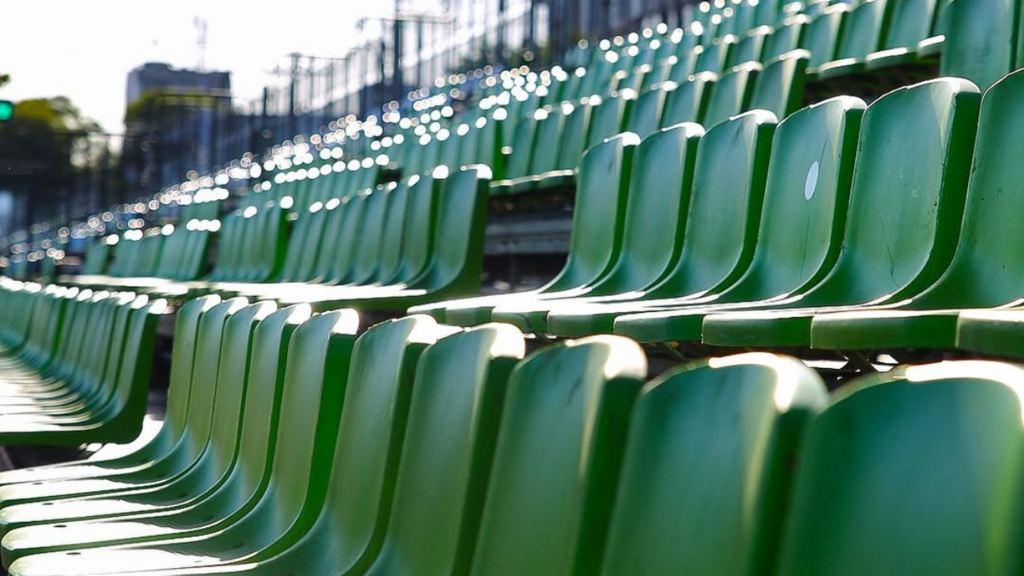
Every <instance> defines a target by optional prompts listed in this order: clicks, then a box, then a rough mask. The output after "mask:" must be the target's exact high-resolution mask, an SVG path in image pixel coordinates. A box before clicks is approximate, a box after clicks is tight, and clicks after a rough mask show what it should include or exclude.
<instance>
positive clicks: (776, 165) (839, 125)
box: [722, 96, 866, 302]
mask: <svg viewBox="0 0 1024 576" xmlns="http://www.w3.org/2000/svg"><path fill="white" fill-rule="evenodd" d="M865 108H866V105H865V104H864V102H863V101H862V100H860V99H859V98H852V97H847V96H840V97H837V98H832V99H830V100H826V101H824V102H822V103H820V104H816V105H814V106H810V107H808V108H805V109H803V110H801V111H799V112H797V113H796V114H793V115H792V116H790V117H789V118H788V119H786V120H785V121H784V122H782V123H781V124H779V127H778V129H777V130H776V132H775V139H774V142H773V144H772V157H771V161H770V163H769V165H768V180H767V184H766V187H765V196H764V207H763V210H762V216H761V223H760V228H759V230H758V238H757V246H756V247H755V249H754V256H753V258H752V260H751V263H750V268H748V269H747V271H746V272H745V273H744V275H743V277H742V278H740V279H739V280H737V282H736V284H735V285H734V286H733V287H732V288H730V289H729V290H728V291H726V292H725V293H724V294H723V295H722V300H724V301H734V302H744V301H759V300H764V299H767V298H773V297H777V296H782V295H786V294H790V293H794V292H801V291H804V290H807V289H809V288H811V287H813V286H815V285H816V284H817V283H818V282H820V281H821V279H822V278H824V277H825V275H826V274H828V273H829V272H830V271H831V270H832V266H833V265H834V264H835V261H836V258H837V257H838V255H839V250H840V247H841V245H842V238H843V229H844V225H845V222H846V214H847V206H848V204H849V197H850V186H851V180H852V179H853V169H854V161H855V158H856V155H857V140H858V135H859V133H860V125H861V117H862V116H863V114H864V109H865Z"/></svg>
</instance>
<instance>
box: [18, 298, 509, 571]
mask: <svg viewBox="0 0 1024 576" xmlns="http://www.w3.org/2000/svg"><path fill="white" fill-rule="evenodd" d="M346 324H348V322H346V320H345V319H344V318H343V315H342V313H341V312H329V313H326V314H322V315H319V316H314V317H313V318H312V319H310V320H309V321H307V322H306V323H304V324H303V325H302V326H300V327H299V328H298V329H297V330H296V331H295V333H294V335H293V336H292V341H291V344H290V348H289V357H288V361H287V364H286V367H285V375H284V385H283V390H284V396H283V398H282V400H281V407H280V422H279V426H278V437H277V448H276V449H275V450H274V452H273V458H274V462H273V464H272V471H271V473H270V478H269V480H268V481H266V483H265V486H266V487H265V489H264V491H263V493H262V494H261V495H260V498H259V501H258V502H257V503H255V504H253V505H252V506H251V508H250V509H249V510H248V511H247V512H246V513H245V514H244V515H240V517H239V518H236V519H233V520H234V521H233V522H227V523H226V524H227V525H226V526H224V527H223V528H222V529H220V530H218V531H216V532H207V533H205V534H202V535H200V536H197V537H195V538H191V539H188V540H179V541H175V540H171V541H168V542H166V543H159V542H157V543H152V544H138V545H134V546H131V547H127V548H94V549H87V550H75V551H74V552H72V553H71V554H72V555H73V556H74V558H75V561H74V566H69V565H68V562H67V558H68V557H69V556H68V554H69V553H68V552H52V553H48V554H37V555H34V556H29V557H26V558H23V559H20V560H17V561H15V562H14V563H13V564H12V565H11V566H10V572H12V573H15V574H34V573H49V572H51V571H54V570H56V571H57V573H72V574H74V573H83V572H84V573H88V572H89V571H92V572H96V571H98V570H100V571H101V570H104V569H105V568H109V566H111V565H116V566H119V567H121V569H122V570H124V571H126V572H127V571H130V570H138V571H149V570H155V569H163V570H173V569H186V568H193V569H194V568H197V567H213V566H219V565H224V564H227V563H230V562H233V561H249V562H253V561H260V560H265V559H267V558H269V557H271V556H273V555H275V554H276V553H277V552H279V551H283V550H286V549H288V548H289V547H291V546H293V545H296V543H299V542H308V541H309V540H315V539H316V538H317V534H320V533H321V531H323V530H332V529H338V530H346V529H352V528H355V527H356V526H363V528H362V529H363V530H365V532H363V534H362V537H363V538H367V537H377V538H379V534H376V533H375V528H374V527H372V526H369V527H367V526H366V525H365V524H363V523H364V522H366V521H367V520H368V519H369V520H374V519H376V518H377V516H378V514H379V512H378V510H379V505H380V502H381V499H382V498H384V497H385V496H384V495H383V494H382V492H383V491H384V490H390V489H391V488H390V487H391V486H393V485H394V475H395V469H396V467H397V464H398V455H399V453H400V450H401V442H402V438H403V434H404V430H405V429H406V419H407V416H408V412H409V404H410V396H411V394H412V391H413V377H414V374H415V373H416V372H417V364H418V362H419V360H420V357H421V355H422V353H423V350H424V348H425V347H426V346H428V345H430V344H433V343H434V342H436V341H437V340H438V339H439V338H441V337H443V336H445V335H447V334H450V333H451V331H452V330H451V329H449V328H446V327H442V326H438V325H437V324H436V323H434V322H433V321H432V320H431V319H429V318H423V317H411V318H405V319H401V320H395V321H390V322H386V323H383V324H379V325H377V326H375V327H373V328H371V329H370V330H369V331H367V332H366V333H365V334H364V335H363V336H361V337H360V338H359V340H358V341H357V342H356V343H355V345H354V347H353V342H352V336H351V333H350V332H349V330H350V329H351V326H346ZM513 353H514V351H513ZM449 370H450V369H449ZM344 374H347V375H348V376H347V378H346V377H345V376H342V375H344ZM328 376H330V377H332V380H331V381H330V383H329V384H328V381H327V380H326V378H327V377H328ZM332 454H333V456H332ZM332 463H333V464H332ZM385 479H386V480H385ZM368 490H370V491H372V493H371V492H368ZM388 496H389V495H388ZM352 506H357V507H365V508H362V509H361V510H360V511H358V512H354V514H355V516H354V517H348V518H343V519H342V520H343V521H349V522H351V524H349V523H348V522H345V523H343V524H342V525H341V526H338V525H337V521H338V518H337V514H338V511H339V510H344V511H346V512H348V511H350V510H353V508H352ZM43 528H45V527H43ZM52 528H53V529H56V530H59V529H58V528H57V525H53V527H52ZM26 532H27V529H26ZM181 532H188V531H187V530H184V531H181ZM91 533H92V534H95V530H93V531H92V532H91ZM81 534H90V532H86V531H83V532H81ZM349 535H350V536H352V537H353V538H356V537H359V536H358V535H357V534H355V533H351V532H350V533H349ZM352 545H353V548H354V549H357V550H358V549H359V548H360V547H361V545H360V544H359V543H354V542H353V543H352ZM363 545H365V544H363ZM314 549H316V550H320V547H319V546H316V547H315V548H314ZM321 553H322V551H321ZM304 559H305V560H306V561H307V562H308V561H309V560H310V558H309V556H308V554H307V555H306V556H305V557H304Z"/></svg>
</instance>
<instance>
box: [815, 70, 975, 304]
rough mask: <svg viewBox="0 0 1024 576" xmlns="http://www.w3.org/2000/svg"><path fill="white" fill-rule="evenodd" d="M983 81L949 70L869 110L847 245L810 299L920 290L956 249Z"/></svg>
mask: <svg viewBox="0 0 1024 576" xmlns="http://www.w3.org/2000/svg"><path fill="white" fill-rule="evenodd" d="M980 99H981V98H980V95H979V94H978V89H977V87H975V86H974V85H973V84H971V83H970V82H968V81H966V80H961V79H958V78H944V79H939V80H932V81H929V82H924V83H921V84H917V85H914V86H910V87H907V88H901V89H899V90H896V91H895V92H891V93H889V94H887V95H886V96H884V97H882V98H881V99H879V100H876V101H875V102H874V103H873V104H872V105H871V106H870V107H869V108H868V110H867V112H866V113H865V114H864V120H863V122H862V124H861V135H860V143H859V144H858V156H857V165H856V167H855V169H854V177H853V188H852V190H851V196H850V208H849V216H848V219H847V225H846V234H845V237H844V240H843V249H842V251H841V253H840V255H839V259H838V261H837V262H836V266H835V269H834V270H833V271H832V273H831V274H829V276H828V277H827V278H825V279H824V280H823V281H822V283H821V284H820V285H819V286H817V287H816V288H814V289H813V290H812V291H811V293H809V294H808V296H807V297H806V298H805V299H804V302H805V303H807V304H808V305H819V304H820V305H832V304H862V303H868V302H872V301H876V300H880V299H886V300H901V299H903V298H907V297H910V296H916V295H917V294H919V293H920V292H921V291H922V290H923V289H924V288H926V287H928V286H930V285H931V284H932V283H934V282H935V280H937V279H938V278H939V276H940V275H941V274H942V273H943V271H944V270H945V269H946V267H947V266H948V265H949V262H950V260H951V258H952V256H953V251H954V249H955V246H956V242H957V239H958V237H959V229H960V225H961V220H962V217H963V210H964V196H965V193H966V189H967V179H968V175H969V172H970V158H971V155H972V151H973V147H974V136H975V133H976V131H977V127H978V106H979V101H980Z"/></svg>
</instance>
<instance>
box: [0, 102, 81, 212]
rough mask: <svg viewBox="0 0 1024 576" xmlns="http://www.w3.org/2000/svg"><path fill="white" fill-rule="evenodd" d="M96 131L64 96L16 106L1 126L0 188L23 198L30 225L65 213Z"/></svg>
mask: <svg viewBox="0 0 1024 576" xmlns="http://www.w3.org/2000/svg"><path fill="white" fill-rule="evenodd" d="M99 131H101V128H100V125H99V124H98V123H97V122H96V121H95V120H92V119H89V118H87V117H86V116H84V115H83V114H82V112H81V110H79V109H78V107H77V106H75V105H74V104H73V103H72V102H71V100H70V99H68V98H67V97H65V96H57V97H54V98H31V99H27V100H22V101H20V102H17V103H16V104H15V113H14V117H13V118H12V119H11V120H10V121H9V122H5V123H3V124H0V189H5V190H11V191H13V192H15V193H16V194H17V195H18V198H19V199H27V200H28V202H27V205H26V206H25V208H24V211H23V214H25V216H26V217H28V218H29V221H35V220H36V217H37V216H39V217H49V216H52V215H55V214H59V213H61V212H64V211H66V210H67V209H68V207H69V205H70V204H69V200H70V199H71V194H72V192H73V191H74V189H75V188H76V187H77V186H76V182H77V180H76V177H77V175H78V174H79V173H80V172H81V171H82V170H85V169H88V168H90V167H91V166H90V162H92V161H93V159H94V158H95V152H94V146H92V142H91V141H90V134H92V133H95V132H99Z"/></svg>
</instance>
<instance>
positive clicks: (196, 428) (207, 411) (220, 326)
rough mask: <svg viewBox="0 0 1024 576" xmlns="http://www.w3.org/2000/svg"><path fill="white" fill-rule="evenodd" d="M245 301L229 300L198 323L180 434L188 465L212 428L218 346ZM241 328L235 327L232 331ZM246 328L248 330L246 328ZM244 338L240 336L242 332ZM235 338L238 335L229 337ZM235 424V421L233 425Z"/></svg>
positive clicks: (197, 454) (218, 366)
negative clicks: (182, 427)
mask: <svg viewBox="0 0 1024 576" xmlns="http://www.w3.org/2000/svg"><path fill="white" fill-rule="evenodd" d="M248 305H249V302H248V301H247V300H246V299H245V298H232V299H230V300H225V301H224V302H221V303H220V304H217V305H216V306H214V307H212V308H210V310H208V311H207V312H205V313H204V314H203V316H202V319H201V320H200V321H199V331H198V334H197V336H196V355H195V361H194V363H193V367H192V386H191V388H190V391H191V394H190V397H189V399H188V414H187V415H186V417H185V421H186V422H187V425H186V426H185V428H184V429H183V432H182V436H181V437H182V441H183V442H184V444H182V446H183V447H184V450H185V453H186V454H187V456H186V457H185V458H186V460H188V462H189V463H191V461H192V460H194V459H195V458H196V457H197V456H199V455H200V454H201V453H202V451H203V449H204V448H205V446H206V443H207V442H208V441H209V438H210V430H211V429H212V426H213V415H214V403H215V400H216V394H217V389H218V386H217V376H218V371H219V369H220V365H221V344H222V343H223V341H224V338H225V335H226V333H225V327H226V326H227V323H228V320H229V319H230V318H231V317H232V316H234V315H235V314H237V313H238V312H240V311H241V310H243V309H244V308H246V307H247V306H248ZM240 329H241V327H238V326H236V330H240ZM246 329H248V327H246ZM243 336H244V333H243ZM231 337H232V338H238V337H239V334H238V333H233V334H231ZM235 423H236V424H237V421H236V422H235Z"/></svg>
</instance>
